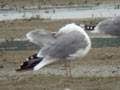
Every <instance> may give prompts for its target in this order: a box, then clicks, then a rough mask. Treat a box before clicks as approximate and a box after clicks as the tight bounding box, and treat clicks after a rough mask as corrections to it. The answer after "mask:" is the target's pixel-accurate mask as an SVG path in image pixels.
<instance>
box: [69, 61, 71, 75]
mask: <svg viewBox="0 0 120 90" xmlns="http://www.w3.org/2000/svg"><path fill="white" fill-rule="evenodd" d="M70 64H71V61H70V60H69V61H68V73H69V77H71V65H70Z"/></svg>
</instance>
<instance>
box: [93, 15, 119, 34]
mask: <svg viewBox="0 0 120 90" xmlns="http://www.w3.org/2000/svg"><path fill="white" fill-rule="evenodd" d="M94 31H98V32H104V33H105V34H109V35H112V36H120V16H116V17H113V18H111V19H107V20H105V21H102V22H100V23H99V24H98V25H97V26H96V28H95V30H94Z"/></svg>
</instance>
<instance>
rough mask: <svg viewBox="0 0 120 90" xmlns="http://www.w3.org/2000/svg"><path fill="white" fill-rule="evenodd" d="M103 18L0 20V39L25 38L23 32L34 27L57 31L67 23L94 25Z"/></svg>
mask: <svg viewBox="0 0 120 90" xmlns="http://www.w3.org/2000/svg"><path fill="white" fill-rule="evenodd" d="M101 20H103V19H89V20H88V19H87V20H52V21H51V20H31V19H30V20H14V21H1V22H0V39H7V40H8V39H15V38H19V39H25V38H26V37H25V34H26V33H27V32H29V31H31V30H34V29H46V30H49V31H58V30H59V28H61V27H62V26H64V25H65V24H68V23H76V24H88V25H91V24H92V25H95V24H96V23H98V22H99V21H101Z"/></svg>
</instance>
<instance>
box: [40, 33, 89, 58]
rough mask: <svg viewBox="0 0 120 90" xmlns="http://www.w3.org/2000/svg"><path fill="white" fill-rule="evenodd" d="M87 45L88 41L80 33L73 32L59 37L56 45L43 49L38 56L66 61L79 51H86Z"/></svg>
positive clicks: (55, 42)
mask: <svg viewBox="0 0 120 90" xmlns="http://www.w3.org/2000/svg"><path fill="white" fill-rule="evenodd" d="M87 45H88V43H87V40H86V39H85V36H84V35H83V34H81V33H80V32H71V33H68V34H65V35H62V36H59V37H58V38H57V39H56V40H55V41H54V43H52V44H50V45H48V46H46V47H44V48H42V49H41V50H40V52H39V53H38V56H39V57H40V56H44V57H46V56H50V57H52V58H61V59H65V58H69V56H70V55H71V54H75V53H76V52H77V51H79V50H84V49H85V48H86V47H87Z"/></svg>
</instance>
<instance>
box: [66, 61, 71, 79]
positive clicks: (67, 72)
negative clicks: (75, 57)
mask: <svg viewBox="0 0 120 90" xmlns="http://www.w3.org/2000/svg"><path fill="white" fill-rule="evenodd" d="M70 63H71V61H70V60H69V61H65V71H66V77H71V65H70Z"/></svg>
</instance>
